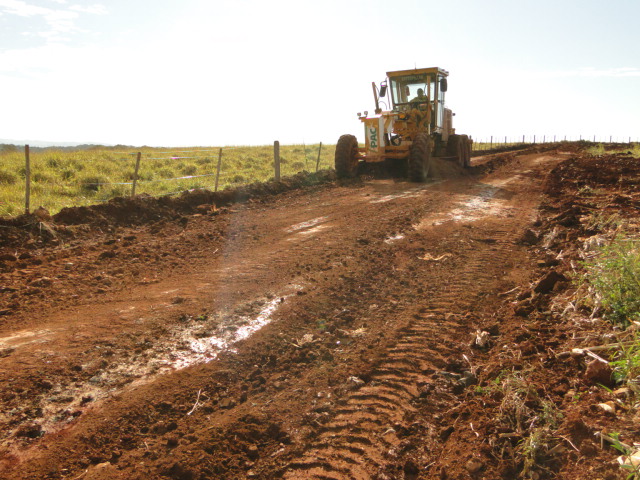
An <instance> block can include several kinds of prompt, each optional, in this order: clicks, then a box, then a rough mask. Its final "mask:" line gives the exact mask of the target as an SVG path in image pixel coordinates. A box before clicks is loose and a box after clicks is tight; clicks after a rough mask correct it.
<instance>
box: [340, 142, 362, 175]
mask: <svg viewBox="0 0 640 480" xmlns="http://www.w3.org/2000/svg"><path fill="white" fill-rule="evenodd" d="M335 162H336V174H337V175H338V177H340V178H344V177H355V175H356V173H358V140H357V139H356V137H354V136H353V135H342V136H341V137H340V138H339V139H338V143H337V144H336V158H335Z"/></svg>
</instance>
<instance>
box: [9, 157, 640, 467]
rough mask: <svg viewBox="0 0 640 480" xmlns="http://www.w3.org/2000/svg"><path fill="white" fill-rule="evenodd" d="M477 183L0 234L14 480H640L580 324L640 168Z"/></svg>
mask: <svg viewBox="0 0 640 480" xmlns="http://www.w3.org/2000/svg"><path fill="white" fill-rule="evenodd" d="M472 165H473V166H472V168H471V169H470V170H469V171H466V172H464V173H462V174H456V175H452V176H448V175H443V178H437V179H435V180H433V181H430V182H427V183H425V184H415V183H409V182H406V181H404V180H398V179H388V178H378V177H376V176H371V175H369V176H364V177H361V178H360V179H354V180H349V181H338V180H336V179H335V178H333V177H332V174H331V173H329V172H327V173H324V174H319V175H310V176H304V175H302V176H300V177H298V178H294V179H289V180H287V182H285V183H283V184H279V185H276V184H268V185H263V186H252V187H249V188H247V189H243V190H238V191H234V192H226V193H224V194H208V193H197V192H196V193H192V194H185V195H183V196H182V197H180V198H178V199H160V200H156V199H152V198H136V199H132V200H128V199H119V200H115V201H112V202H110V203H109V204H106V205H101V206H96V207H91V208H80V209H67V210H63V211H62V212H60V213H59V214H57V215H55V216H54V217H53V218H50V217H48V215H47V213H46V212H44V211H40V212H38V214H39V215H40V216H39V217H38V216H35V215H31V216H23V217H19V218H17V219H5V220H2V221H0V262H1V263H0V272H1V276H0V478H1V479H12V480H18V479H34V480H35V479H74V480H80V479H83V480H99V479H100V480H102V479H122V480H125V479H126V480H133V479H140V480H142V479H145V480H147V479H176V480H198V479H245V478H252V479H264V480H266V479H277V478H282V479H325V480H328V479H333V480H343V479H345V480H346V479H378V480H382V479H468V478H473V479H487V480H489V479H515V478H533V479H542V478H562V479H575V480H578V479H586V478H589V479H616V478H624V477H625V474H624V472H623V471H622V470H621V469H620V467H619V466H618V464H617V463H616V462H615V457H616V456H617V455H618V453H617V452H616V450H614V449H613V448H611V447H610V446H608V445H607V444H606V443H603V442H602V441H601V440H600V439H599V438H598V437H597V436H595V434H598V433H599V432H605V433H606V432H614V431H615V432H617V433H620V435H621V436H620V438H621V439H622V440H623V441H624V442H626V443H627V444H633V442H634V441H640V431H638V429H637V425H638V423H637V421H635V418H634V415H635V411H634V410H633V409H631V408H629V409H626V410H623V409H619V410H616V411H615V412H609V413H606V412H604V411H602V410H601V409H599V408H597V405H598V404H599V403H603V402H606V401H610V400H612V398H613V396H614V393H612V392H613V390H614V389H615V387H616V386H615V385H609V387H611V388H609V389H608V390H607V389H604V388H602V387H601V386H599V383H602V382H598V381H595V380H597V378H596V377H594V376H593V375H589V374H587V375H586V376H585V372H586V370H587V367H588V365H589V360H590V359H589V357H583V356H579V355H568V354H567V352H570V351H571V349H572V348H575V347H580V346H588V345H593V344H598V342H603V338H604V337H605V336H606V335H607V332H609V331H610V330H611V326H610V324H608V323H607V322H605V321H602V320H600V321H599V320H598V319H593V318H592V319H590V320H589V317H590V315H589V314H590V312H586V311H585V312H581V311H580V309H579V308H574V309H573V310H571V309H567V306H568V305H574V304H572V303H571V302H572V294H573V292H574V291H575V287H574V284H573V283H572V280H571V279H572V276H571V275H572V271H573V270H574V269H575V268H576V265H577V263H576V262H578V261H579V260H580V251H581V248H582V246H583V243H584V241H585V239H587V238H590V237H593V236H596V235H597V234H598V233H599V229H602V228H604V226H603V227H599V226H598V224H597V222H596V221H595V216H594V215H595V213H596V212H600V213H601V214H602V213H603V212H604V213H606V214H614V213H615V214H616V215H618V216H620V217H623V218H626V219H629V221H632V219H633V218H635V217H637V212H638V207H639V206H640V187H639V185H640V180H639V179H640V175H639V174H640V167H639V166H638V160H637V159H634V158H632V157H631V156H629V155H624V154H622V155H605V156H604V157H592V156H589V155H587V154H586V153H584V152H583V151H582V150H581V148H580V146H579V145H563V146H561V147H544V148H543V147H539V148H538V149H531V150H528V151H525V152H519V153H517V152H516V153H514V152H511V153H505V154H498V155H495V156H491V157H485V158H476V159H474V160H473V161H472ZM446 170H447V169H446V168H440V171H446ZM451 171H452V172H453V169H452V170H451ZM587 187H588V188H587ZM585 219H586V220H585ZM589 219H591V220H594V221H589ZM574 307H575V305H574ZM594 342H595V343H594ZM603 355H604V354H603ZM606 380H607V379H606V378H605V379H604V381H605V382H606ZM619 403H620V402H619ZM536 442H537V443H536Z"/></svg>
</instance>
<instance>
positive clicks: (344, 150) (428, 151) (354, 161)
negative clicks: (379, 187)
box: [335, 67, 471, 182]
mask: <svg viewBox="0 0 640 480" xmlns="http://www.w3.org/2000/svg"><path fill="white" fill-rule="evenodd" d="M448 75H449V72H447V71H446V70H443V69H441V68H438V67H433V68H417V69H413V70H399V71H396V72H387V78H386V79H385V80H384V81H383V82H381V83H380V85H379V86H377V85H376V83H375V82H373V83H372V87H373V97H374V100H375V105H376V109H375V115H374V116H372V117H369V116H368V112H364V115H361V114H360V113H358V118H359V119H360V121H361V122H362V123H363V124H364V133H365V146H364V148H361V147H359V146H358V140H357V139H356V137H355V136H353V135H342V136H341V137H340V139H339V140H338V144H337V145H336V156H335V167H336V173H337V174H338V176H339V177H353V176H355V175H356V174H357V173H358V165H359V164H360V163H361V162H366V163H371V162H383V161H386V162H393V163H400V164H405V165H406V170H407V172H408V176H409V179H410V180H411V181H414V182H424V181H425V180H426V179H427V178H428V176H429V170H430V166H431V158H432V157H439V158H442V159H448V160H453V161H455V162H457V163H458V164H459V165H460V166H461V167H468V166H469V160H470V156H471V139H470V138H469V137H468V136H467V135H458V134H456V133H455V129H454V128H453V125H452V118H453V113H452V112H451V110H450V109H448V108H445V104H444V96H445V92H446V91H447V76H448ZM389 93H390V98H389V97H387V94H389ZM385 98H388V100H383V99H385ZM381 104H384V105H385V107H386V110H383V109H382V108H380V105H381Z"/></svg>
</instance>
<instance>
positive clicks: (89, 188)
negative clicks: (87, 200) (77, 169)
mask: <svg viewBox="0 0 640 480" xmlns="http://www.w3.org/2000/svg"><path fill="white" fill-rule="evenodd" d="M107 182H108V179H107V178H105V177H101V176H98V175H91V176H87V177H82V178H81V179H80V189H81V190H82V191H83V192H84V193H94V192H97V191H98V190H100V187H101V186H102V185H101V184H103V183H107Z"/></svg>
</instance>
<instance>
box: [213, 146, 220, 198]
mask: <svg viewBox="0 0 640 480" xmlns="http://www.w3.org/2000/svg"><path fill="white" fill-rule="evenodd" d="M221 165H222V148H220V150H219V151H218V168H216V184H215V186H214V187H213V191H214V192H217V191H218V179H219V178H220V166H221Z"/></svg>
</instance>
